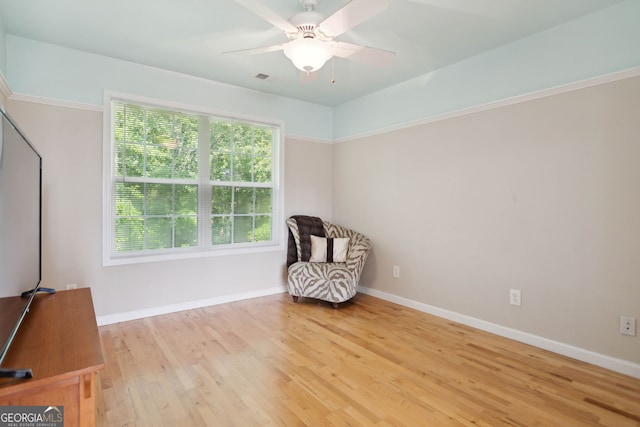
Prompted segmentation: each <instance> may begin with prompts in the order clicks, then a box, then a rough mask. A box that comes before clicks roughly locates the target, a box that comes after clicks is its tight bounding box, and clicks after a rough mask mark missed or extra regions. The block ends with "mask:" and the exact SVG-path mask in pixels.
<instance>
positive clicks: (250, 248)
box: [102, 91, 285, 266]
mask: <svg viewBox="0 0 640 427" xmlns="http://www.w3.org/2000/svg"><path fill="white" fill-rule="evenodd" d="M112 101H123V102H129V103H133V104H140V105H146V106H150V107H155V108H162V109H167V110H173V111H177V112H185V113H189V114H198V115H207V116H215V117H219V118H226V119H229V120H236V121H244V122H248V123H253V124H263V125H268V126H274V127H275V128H276V131H277V133H278V135H276V137H275V138H274V145H275V146H274V148H273V154H272V165H273V169H272V188H273V192H274V194H273V196H272V207H271V210H272V212H271V215H272V229H271V234H272V241H270V242H253V243H241V244H231V245H220V246H208V247H201V246H199V247H193V248H180V249H179V250H177V249H167V250H163V249H158V250H154V251H153V253H143V254H141V253H135V254H127V253H122V254H116V253H115V251H114V248H113V241H114V239H113V235H112V233H113V231H114V230H115V226H114V221H115V218H114V209H113V206H112V203H113V201H114V200H115V197H114V195H113V191H114V182H115V177H114V175H115V165H114V162H113V159H112V157H113V150H114V144H113V140H112V139H113V138H112V109H111V104H112ZM102 156H103V158H102V171H103V189H102V194H103V202H102V205H103V214H102V215H103V220H102V226H103V230H102V243H103V244H102V264H103V265H104V266H111V265H122V264H136V263H143V262H159V261H170V260H179V259H188V258H201V257H211V256H227V255H241V254H250V253H259V252H271V251H283V250H284V248H285V244H284V237H283V236H284V226H283V224H284V123H283V122H282V121H278V120H274V119H265V118H258V117H250V116H247V115H241V114H229V113H221V112H219V111H214V110H211V109H208V108H205V107H199V106H193V105H187V104H181V103H176V102H170V101H164V100H159V99H154V98H148V97H143V96H137V95H131V94H125V93H119V92H114V91H105V92H104V106H103V153H102ZM201 215H202V212H200V211H199V214H198V217H199V223H200V218H201ZM150 252H151V251H150Z"/></svg>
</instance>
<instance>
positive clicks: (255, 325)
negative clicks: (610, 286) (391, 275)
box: [97, 294, 640, 427]
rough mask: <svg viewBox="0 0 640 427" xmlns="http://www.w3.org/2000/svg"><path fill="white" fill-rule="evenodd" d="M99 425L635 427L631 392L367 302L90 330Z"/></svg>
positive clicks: (581, 369) (568, 363) (639, 396)
mask: <svg viewBox="0 0 640 427" xmlns="http://www.w3.org/2000/svg"><path fill="white" fill-rule="evenodd" d="M100 335H101V338H102V344H103V350H104V356H105V365H106V367H105V370H104V371H101V372H100V373H99V382H98V389H99V390H98V396H97V398H98V399H97V402H98V403H97V406H98V414H97V421H98V425H102V426H134V425H135V426H204V425H210V426H243V427H245V426H303V425H308V426H332V425H337V426H373V425H375V426H470V425H474V426H477V425H480V426H503V425H507V426H563V427H567V426H615V427H622V426H640V379H635V378H631V377H628V376H624V375H621V374H617V373H614V372H611V371H607V370H605V369H602V368H598V367H595V366H592V365H589V364H586V363H583V362H579V361H575V360H572V359H569V358H566V357H563V356H559V355H555V354H553V353H550V352H547V351H544V350H540V349H537V348H534V347H531V346H528V345H525V344H521V343H517V342H514V341H511V340H508V339H505V338H501V337H498V336H495V335H492V334H489V333H486V332H482V331H479V330H476V329H473V328H470V327H467V326H464V325H460V324H456V323H454V322H451V321H448V320H445V319H441V318H438V317H434V316H431V315H428V314H425V313H422V312H419V311H415V310H412V309H409V308H405V307H402V306H399V305H396V304H393V303H390V302H386V301H383V300H380V299H377V298H374V297H371V296H367V295H360V294H359V295H357V296H356V297H355V298H354V299H353V300H352V302H349V303H345V304H343V305H341V307H340V308H339V309H338V310H334V309H333V308H332V307H331V306H330V305H329V304H327V303H322V302H318V301H314V300H308V299H302V298H301V299H300V302H298V303H297V304H294V303H293V302H292V301H291V298H290V297H289V296H288V295H287V294H281V295H273V296H268V297H262V298H256V299H251V300H246V301H240V302H233V303H229V304H222V305H217V306H211V307H206V308H201V309H195V310H190V311H184V312H180V313H174V314H169V315H164V316H157V317H151V318H146V319H142V320H136V321H131V322H124V323H118V324H114V325H108V326H103V327H100Z"/></svg>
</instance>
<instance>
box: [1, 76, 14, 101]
mask: <svg viewBox="0 0 640 427" xmlns="http://www.w3.org/2000/svg"><path fill="white" fill-rule="evenodd" d="M0 92H2V94H3V95H4V96H5V97H6V98H7V99H9V98H11V97H12V96H13V92H11V87H9V82H7V79H6V78H5V76H4V74H2V71H0Z"/></svg>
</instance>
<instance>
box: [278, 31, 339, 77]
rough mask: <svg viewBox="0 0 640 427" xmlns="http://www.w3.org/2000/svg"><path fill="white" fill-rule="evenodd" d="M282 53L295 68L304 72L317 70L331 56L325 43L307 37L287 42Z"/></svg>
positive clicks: (329, 49)
mask: <svg viewBox="0 0 640 427" xmlns="http://www.w3.org/2000/svg"><path fill="white" fill-rule="evenodd" d="M284 54H285V55H286V57H287V58H289V59H290V60H291V62H293V65H295V66H296V68H297V69H299V70H302V71H305V72H306V73H312V72H314V71H317V70H319V69H320V68H322V66H323V65H324V64H325V62H327V61H328V60H329V59H331V57H332V56H333V52H332V50H331V47H330V46H329V45H328V44H327V43H325V42H323V41H320V40H318V39H315V38H309V37H307V38H301V39H297V40H294V41H292V42H289V43H287V44H286V45H285V47H284Z"/></svg>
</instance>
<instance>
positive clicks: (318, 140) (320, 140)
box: [286, 134, 334, 144]
mask: <svg viewBox="0 0 640 427" xmlns="http://www.w3.org/2000/svg"><path fill="white" fill-rule="evenodd" d="M286 138H287V139H295V140H298V141H302V142H316V143H319V144H333V143H334V141H333V140H332V139H324V138H313V137H310V136H301V135H291V134H289V135H286Z"/></svg>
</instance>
